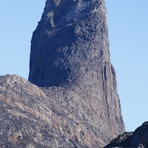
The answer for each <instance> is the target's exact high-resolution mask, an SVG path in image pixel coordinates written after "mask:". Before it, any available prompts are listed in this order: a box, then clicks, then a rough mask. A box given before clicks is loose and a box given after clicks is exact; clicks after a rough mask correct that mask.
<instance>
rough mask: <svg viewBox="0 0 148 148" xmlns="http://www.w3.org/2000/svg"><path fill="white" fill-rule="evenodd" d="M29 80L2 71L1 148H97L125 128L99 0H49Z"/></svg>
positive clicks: (36, 36) (35, 38)
mask: <svg viewBox="0 0 148 148" xmlns="http://www.w3.org/2000/svg"><path fill="white" fill-rule="evenodd" d="M29 81H30V82H32V83H33V84H32V83H30V82H29ZM29 81H27V80H25V79H23V78H21V77H19V76H16V75H6V76H2V77H0V112H1V116H0V126H1V128H0V136H1V138H0V147H2V148H7V147H8V148H9V147H12V148H13V147H15V148H16V147H18V148H21V147H22V148H24V147H27V148H101V147H103V146H105V145H106V144H108V143H109V142H110V141H111V140H112V139H113V138H115V137H117V135H119V134H122V133H123V132H124V131H125V128H124V122H123V119H122V115H121V108H120V102H119V97H118V94H117V84H116V74H115V70H114V68H113V66H112V65H111V62H110V54H109V42H108V28H107V22H106V9H105V2H104V0H93V1H92V0H57V1H56V0H47V1H46V6H45V9H44V12H43V15H42V18H41V20H40V22H39V23H38V26H37V28H36V30H35V31H34V33H33V37H32V41H31V54H30V73H29ZM34 84H35V85H34Z"/></svg>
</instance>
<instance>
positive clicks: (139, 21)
mask: <svg viewBox="0 0 148 148" xmlns="http://www.w3.org/2000/svg"><path fill="white" fill-rule="evenodd" d="M44 5H45V0H40V1H20V0H13V1H2V2H1V5H0V19H1V20H0V21H1V23H0V51H1V54H0V75H4V74H18V75H20V76H22V77H24V78H26V79H27V78H28V72H29V53H30V41H31V36H32V32H33V31H34V30H35V28H36V26H37V23H38V21H39V20H40V18H41V14H42V12H43V8H44ZM106 6H107V12H108V13H107V17H108V26H109V40H110V53H111V61H112V64H113V65H114V67H115V69H116V74H117V81H118V93H119V96H120V101H121V106H122V113H123V118H124V121H125V125H126V130H127V131H133V130H135V128H137V127H138V126H140V125H141V124H142V123H143V122H144V121H146V120H148V115H147V113H148V107H147V106H148V94H147V91H148V90H147V88H148V87H147V85H148V68H147V64H148V49H147V47H148V45H147V44H148V37H147V36H148V0H141V1H139V0H124V1H123V0H106Z"/></svg>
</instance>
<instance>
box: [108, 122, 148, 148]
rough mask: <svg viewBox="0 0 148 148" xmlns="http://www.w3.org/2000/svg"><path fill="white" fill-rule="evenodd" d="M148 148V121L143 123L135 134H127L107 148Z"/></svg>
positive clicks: (119, 137)
mask: <svg viewBox="0 0 148 148" xmlns="http://www.w3.org/2000/svg"><path fill="white" fill-rule="evenodd" d="M120 147H122V148H127V147H131V148H147V147H148V121H147V122H145V123H143V124H142V126H140V127H138V128H137V129H136V130H135V131H134V132H126V133H124V134H122V135H120V136H118V137H117V138H116V139H114V140H113V141H111V143H110V144H109V145H107V146H106V147H105V148H120Z"/></svg>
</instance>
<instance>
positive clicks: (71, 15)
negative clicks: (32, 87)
mask: <svg viewBox="0 0 148 148" xmlns="http://www.w3.org/2000/svg"><path fill="white" fill-rule="evenodd" d="M108 48H109V42H108V29H107V23H106V9H105V3H104V0H94V1H92V0H76V1H75V0H57V1H56V0H47V2H46V7H45V9H44V13H43V15H42V18H41V21H40V22H39V24H38V27H37V29H36V30H35V32H34V33H33V38H32V45H31V55H30V73H29V81H30V82H32V83H34V84H36V85H38V86H41V87H43V86H60V85H62V84H73V83H79V84H80V82H81V83H82V84H83V85H88V83H89V84H92V83H97V84H98V82H99V83H103V80H105V81H106V80H107V79H110V80H111V81H112V82H113V83H116V82H115V81H116V80H115V72H114V69H113V67H112V66H111V64H110V55H109V49H108ZM105 81H104V82H105ZM114 85H115V84H114ZM115 87H116V86H115Z"/></svg>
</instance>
